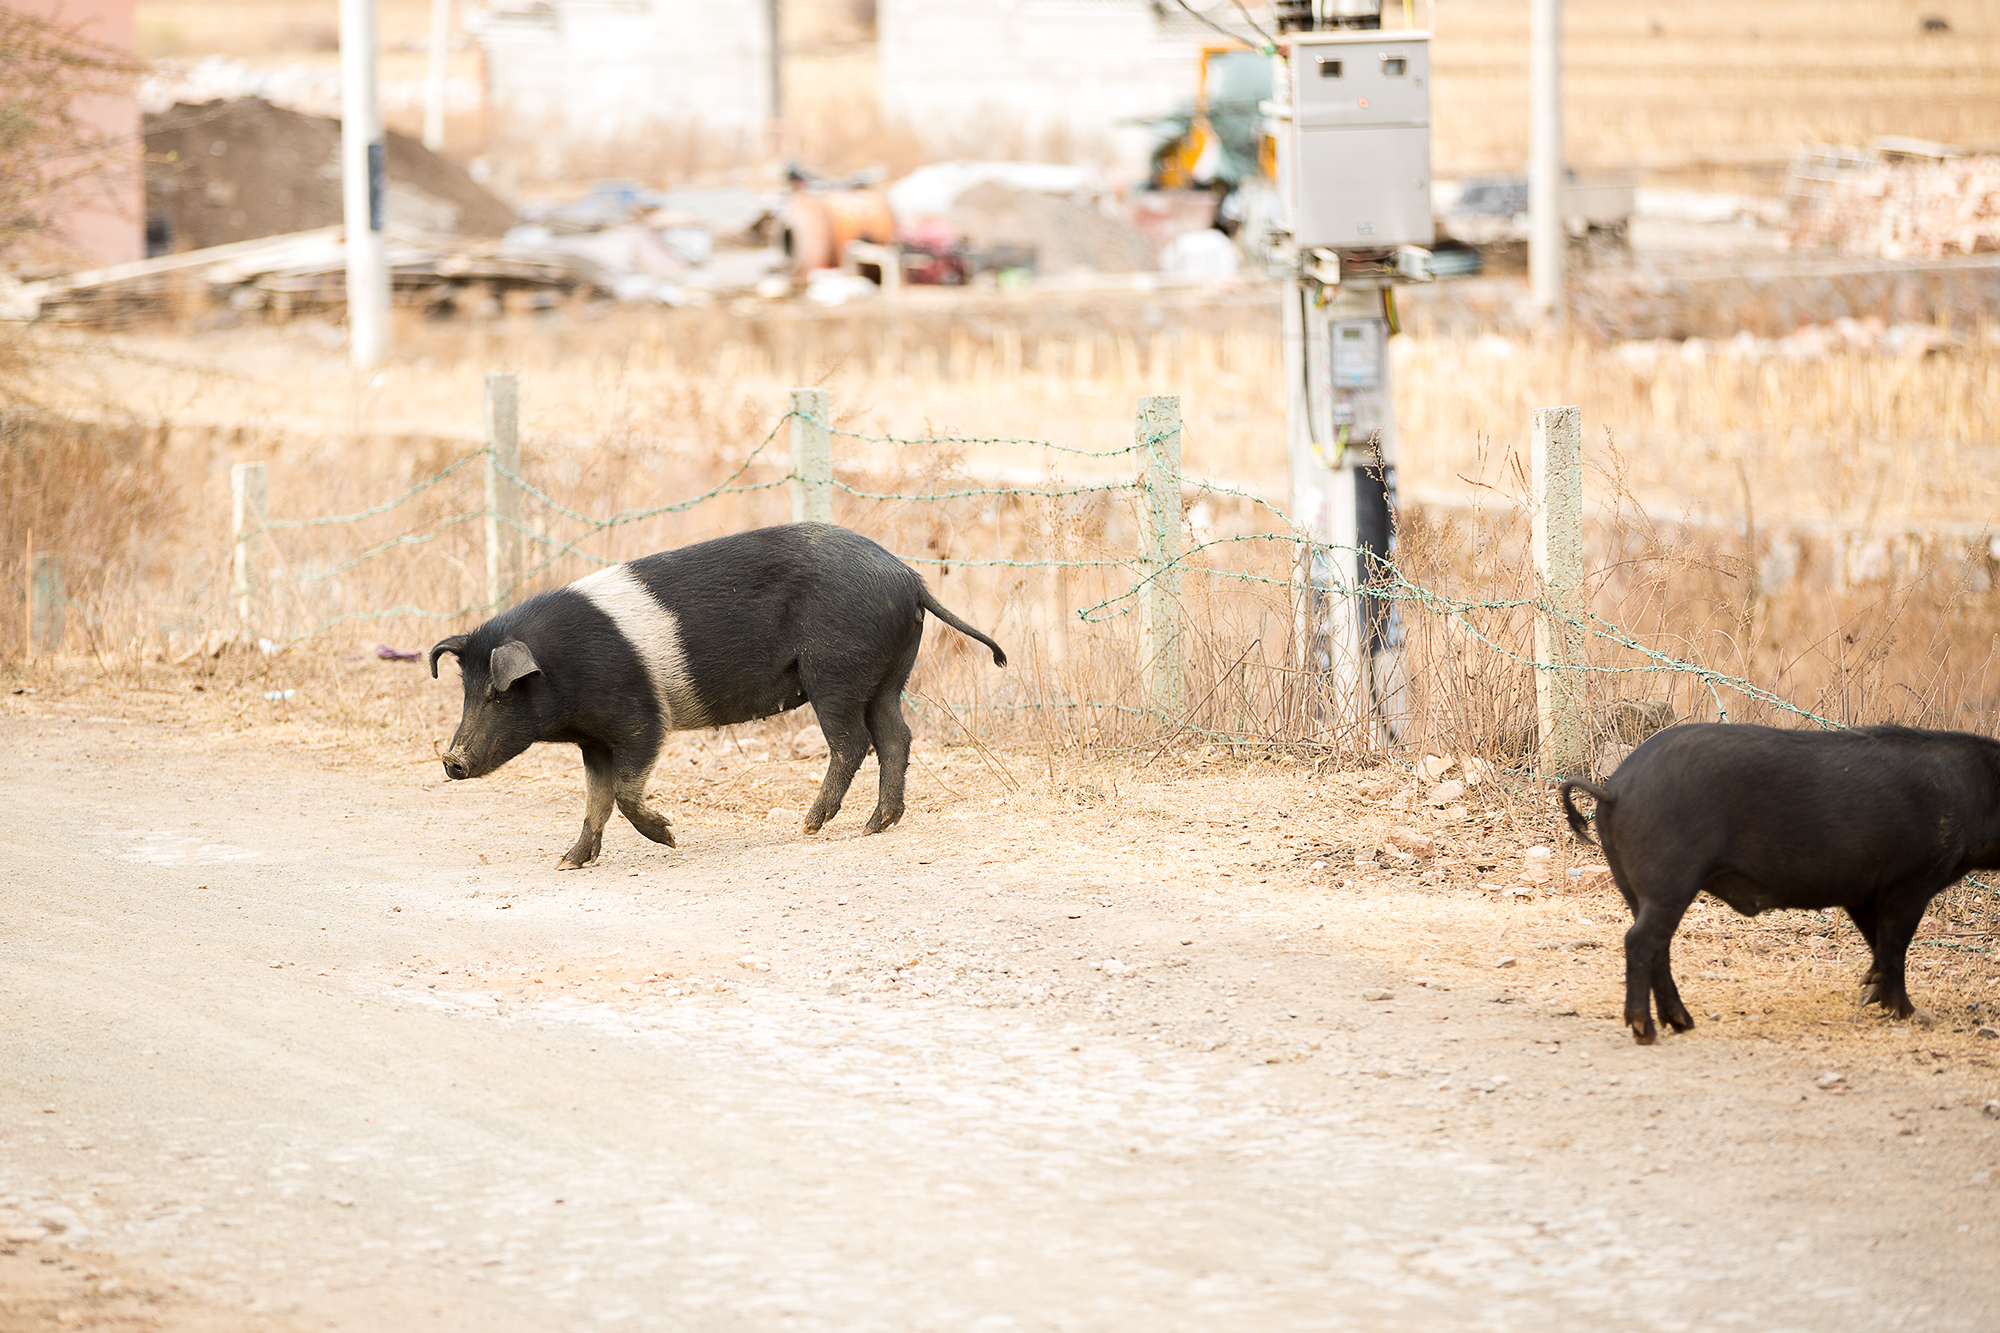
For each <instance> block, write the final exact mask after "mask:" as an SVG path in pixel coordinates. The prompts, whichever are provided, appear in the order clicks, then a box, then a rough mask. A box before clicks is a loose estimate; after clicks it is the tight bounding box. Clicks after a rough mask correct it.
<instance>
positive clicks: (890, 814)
mask: <svg viewBox="0 0 2000 1333" xmlns="http://www.w3.org/2000/svg"><path fill="white" fill-rule="evenodd" d="M919 642H920V639H919V636H918V635H914V634H913V635H911V636H910V646H909V648H908V649H907V650H906V651H905V652H904V653H903V655H902V656H901V657H900V658H899V659H897V662H896V665H895V666H894V667H893V668H891V669H890V672H889V674H888V675H887V676H885V677H883V680H882V684H881V686H880V688H878V689H877V690H876V691H875V697H874V698H872V699H870V700H869V701H868V713H867V722H868V736H869V739H871V740H873V741H874V742H875V764H876V767H877V768H879V769H880V770H881V783H882V789H881V792H880V794H879V795H878V796H877V797H876V799H875V813H874V814H872V815H870V816H869V817H868V825H867V827H866V828H864V829H862V830H861V831H862V832H863V833H880V832H881V831H882V830H883V829H885V828H888V827H889V826H890V825H891V824H893V823H895V822H896V821H897V820H899V819H901V818H902V817H903V789H904V785H905V782H906V780H907V778H908V777H909V772H910V724H909V723H908V722H906V721H904V720H903V686H904V685H905V684H906V683H908V681H909V679H910V670H911V668H913V667H915V666H916V664H917V646H918V643H919Z"/></svg>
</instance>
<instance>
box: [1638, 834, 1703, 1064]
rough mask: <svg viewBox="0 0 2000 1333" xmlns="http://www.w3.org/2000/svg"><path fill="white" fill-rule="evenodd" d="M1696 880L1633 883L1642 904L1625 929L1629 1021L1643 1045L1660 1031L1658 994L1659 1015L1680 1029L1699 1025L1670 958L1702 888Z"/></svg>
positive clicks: (1682, 875)
mask: <svg viewBox="0 0 2000 1333" xmlns="http://www.w3.org/2000/svg"><path fill="white" fill-rule="evenodd" d="M1662 878H1664V876H1663V877H1662ZM1692 881H1693V877H1692V876H1689V875H1686V874H1685V873H1684V872H1683V873H1680V874H1677V875H1675V876H1674V878H1673V879H1672V880H1669V881H1668V883H1669V887H1666V888H1662V887H1660V886H1658V885H1640V884H1635V885H1634V886H1633V887H1634V890H1635V892H1634V894H1633V897H1634V898H1635V899H1637V901H1638V904H1639V906H1638V910H1637V911H1635V912H1634V913H1633V914H1632V915H1633V921H1632V928H1631V929H1630V930H1628V931H1626V932H1625V1025H1626V1026H1627V1027H1629V1028H1631V1029H1632V1038H1633V1040H1635V1041H1637V1042H1638V1043H1639V1044H1640V1045H1641V1046H1651V1045H1652V1044H1653V1043H1654V1042H1655V1041H1657V1040H1658V1039H1659V1029H1658V1028H1657V1027H1655V1026H1654V1025H1653V997H1654V996H1656V995H1657V996H1658V997H1659V1001H1660V1017H1661V1018H1663V1019H1665V1020H1666V1022H1667V1023H1668V1025H1669V1026H1671V1027H1672V1028H1673V1029H1674V1030H1675V1031H1677V1032H1685V1031H1687V1030H1688V1029H1689V1028H1691V1027H1693V1026H1694V1019H1693V1018H1692V1017H1690V1016H1689V1015H1688V1011H1687V1006H1686V1005H1684V1004H1682V1003H1681V995H1680V991H1679V989H1678V988H1676V987H1675V985H1674V977H1673V971H1672V969H1671V967H1670V966H1669V961H1668V960H1669V956H1670V952H1671V947H1672V944H1673V938H1674V932H1675V931H1676V930H1678V929H1680V924H1681V917H1682V916H1683V915H1685V914H1686V912H1687V909H1688V904H1689V903H1691V902H1693V901H1694V898H1695V894H1697V893H1699V892H1700V891H1701V889H1700V885H1699V883H1696V882H1692Z"/></svg>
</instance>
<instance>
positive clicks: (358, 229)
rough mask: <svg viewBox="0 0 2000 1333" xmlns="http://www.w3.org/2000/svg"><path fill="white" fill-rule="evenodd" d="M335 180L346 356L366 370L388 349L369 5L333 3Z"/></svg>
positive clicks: (384, 183) (365, 0)
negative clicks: (340, 207) (342, 238)
mask: <svg viewBox="0 0 2000 1333" xmlns="http://www.w3.org/2000/svg"><path fill="white" fill-rule="evenodd" d="M340 166H341V173H340V180H341V194H342V198H343V201H344V203H345V205H346V207H345V213H344V217H345V221H346V224H347V228H346V231H347V359H348V360H349V361H351V362H352V363H353V364H354V365H356V366H372V365H374V364H375V363H376V362H377V361H379V360H381V359H382V355H383V353H385V352H387V351H388V350H389V264H388V255H387V253H386V247H385V246H384V244H383V235H382V228H383V213H384V211H385V209H386V207H387V203H388V200H387V197H386V196H387V192H388V184H389V183H388V179H387V159H386V147H385V145H384V144H383V141H382V113H381V108H380V107H378V106H377V105H376V102H375V0H340Z"/></svg>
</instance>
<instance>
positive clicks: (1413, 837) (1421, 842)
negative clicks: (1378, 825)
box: [1389, 825, 1437, 857]
mask: <svg viewBox="0 0 2000 1333" xmlns="http://www.w3.org/2000/svg"><path fill="white" fill-rule="evenodd" d="M1389 842H1390V845H1392V846H1394V847H1397V848H1400V849H1401V850H1403V851H1405V852H1408V853H1409V854H1410V855H1411V856H1413V857H1416V856H1433V855H1435V854H1436V853H1437V843H1435V842H1433V841H1432V840H1431V839H1430V838H1429V837H1427V836H1426V835H1424V834H1422V833H1419V832H1417V831H1416V830H1415V829H1413V828H1404V827H1402V826H1400V825H1399V826H1397V827H1396V828H1392V829H1390V830H1389Z"/></svg>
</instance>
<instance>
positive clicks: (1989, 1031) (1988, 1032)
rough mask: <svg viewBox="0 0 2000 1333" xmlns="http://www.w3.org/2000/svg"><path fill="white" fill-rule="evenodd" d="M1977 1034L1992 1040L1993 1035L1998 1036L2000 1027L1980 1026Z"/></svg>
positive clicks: (1999, 1035)
mask: <svg viewBox="0 0 2000 1333" xmlns="http://www.w3.org/2000/svg"><path fill="white" fill-rule="evenodd" d="M1979 1035H1980V1036H1982V1037H1984V1038H1986V1040H1988V1041H1992V1040H1993V1039H1994V1038H1995V1037H2000V1028H1981V1029H1979Z"/></svg>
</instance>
